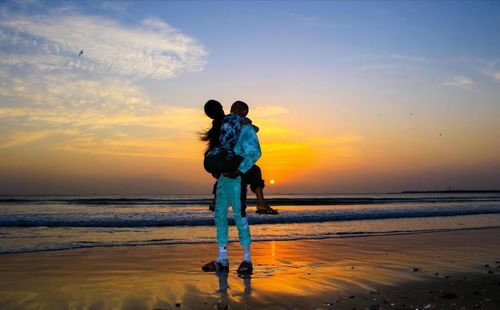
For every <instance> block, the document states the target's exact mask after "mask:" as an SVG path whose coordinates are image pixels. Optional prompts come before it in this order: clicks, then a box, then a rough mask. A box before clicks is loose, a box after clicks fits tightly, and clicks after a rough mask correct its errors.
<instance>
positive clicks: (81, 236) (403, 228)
mask: <svg viewBox="0 0 500 310" xmlns="http://www.w3.org/2000/svg"><path fill="white" fill-rule="evenodd" d="M267 199H268V203H269V204H270V205H271V206H273V208H276V209H278V210H279V211H280V214H279V215H260V214H256V213H255V201H254V200H252V199H250V200H249V202H248V205H249V207H248V209H247V213H248V221H249V223H250V225H251V233H252V239H253V240H254V241H264V240H297V239H321V238H352V237H362V236H373V235H394V234H414V233H425V232H430V231H447V230H460V229H480V228H485V227H497V226H500V193H413V194H350V195H347V194H343V195H339V194H331V195H325V194H321V195H313V194H309V195H269V196H268V197H267ZM211 200H212V196H211V195H120V196H116V195H107V196H105V195H92V196H1V197H0V254H8V253H19V252H36V251H47V250H68V249H73V248H83V247H102V246H120V245H124V246H133V245H148V244H182V243H206V242H215V227H214V221H213V213H212V212H210V211H208V205H209V203H210V201H211ZM228 218H229V222H230V223H231V224H233V223H234V222H233V221H232V213H231V212H229V213H228ZM230 240H231V241H237V231H236V227H234V226H233V227H231V228H230Z"/></svg>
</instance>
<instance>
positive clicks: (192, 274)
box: [0, 228, 500, 309]
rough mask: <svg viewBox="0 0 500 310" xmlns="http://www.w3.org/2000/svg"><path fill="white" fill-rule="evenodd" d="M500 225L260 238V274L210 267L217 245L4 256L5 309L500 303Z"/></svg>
mask: <svg viewBox="0 0 500 310" xmlns="http://www.w3.org/2000/svg"><path fill="white" fill-rule="evenodd" d="M499 236H500V228H490V229H476V230H461V231H452V232H433V233H421V234H412V235H392V236H372V237H359V238H343V239H342V238H331V239H322V240H299V241H271V242H256V243H253V244H252V259H253V261H254V269H255V270H254V274H253V276H252V277H251V278H246V279H242V278H239V277H238V276H237V274H236V269H237V267H238V264H239V262H240V259H241V255H242V252H241V248H240V246H239V244H237V243H232V244H230V246H229V249H228V251H229V256H230V261H231V263H232V265H231V266H230V269H231V270H230V272H229V274H225V275H224V274H223V275H219V276H217V275H216V274H213V273H203V272H202V271H201V269H200V267H201V265H202V264H203V263H205V262H208V261H210V260H211V259H213V258H214V257H215V256H216V245H215V244H191V245H189V244H188V245H162V246H160V245H154V246H134V247H107V248H88V249H75V250H66V251H52V252H38V253H23V254H7V255H0V274H1V282H0V287H1V288H0V308H1V309H178V308H181V309H227V308H229V309H252V308H268V309H354V308H356V309H436V308H438V309H500V262H499V261H500V242H499V239H498V238H499Z"/></svg>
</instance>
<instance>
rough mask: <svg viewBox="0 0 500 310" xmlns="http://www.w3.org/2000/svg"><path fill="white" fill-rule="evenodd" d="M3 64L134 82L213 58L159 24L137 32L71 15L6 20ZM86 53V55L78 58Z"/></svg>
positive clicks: (1, 29)
mask: <svg viewBox="0 0 500 310" xmlns="http://www.w3.org/2000/svg"><path fill="white" fill-rule="evenodd" d="M0 39H1V40H0V42H1V43H0V50H1V51H2V52H1V54H0V58H1V59H2V61H1V63H2V64H4V65H17V66H21V65H30V64H31V65H35V66H37V67H38V69H43V70H49V69H50V70H73V71H79V72H80V71H83V72H93V73H99V74H105V75H106V76H118V77H126V78H134V79H144V78H151V79H169V78H173V77H175V76H177V75H178V74H180V73H182V72H190V71H191V72H196V71H200V70H202V69H203V66H204V65H205V63H206V60H205V57H206V55H207V52H206V51H205V49H204V48H203V46H202V45H201V44H200V43H198V42H197V41H196V40H195V39H194V38H191V37H189V36H187V35H185V34H183V33H182V32H180V31H179V30H177V29H175V28H173V27H171V26H170V25H168V24H167V23H165V22H163V21H161V20H158V19H146V20H142V21H141V22H140V23H139V24H137V25H134V26H129V25H127V26H126V25H123V24H121V23H119V22H118V21H116V20H113V19H109V18H105V17H99V16H86V15H80V14H77V13H71V12H64V14H63V13H61V12H57V13H52V14H49V15H42V16H38V15H34V16H25V15H17V14H13V13H11V14H3V16H2V21H1V22H0ZM81 50H83V55H82V56H81V57H79V56H78V54H79V53H80V51H81Z"/></svg>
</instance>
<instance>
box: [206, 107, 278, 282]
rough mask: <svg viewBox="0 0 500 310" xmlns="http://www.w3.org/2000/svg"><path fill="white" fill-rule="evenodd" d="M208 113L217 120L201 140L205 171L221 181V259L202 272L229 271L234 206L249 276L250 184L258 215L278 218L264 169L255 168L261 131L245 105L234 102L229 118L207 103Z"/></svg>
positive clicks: (218, 218) (217, 185)
mask: <svg viewBox="0 0 500 310" xmlns="http://www.w3.org/2000/svg"><path fill="white" fill-rule="evenodd" d="M204 110H205V114H206V115H207V116H208V117H210V118H211V119H213V121H212V128H210V129H209V130H208V131H207V132H205V133H204V134H203V135H202V136H201V140H203V141H206V142H208V147H207V150H206V152H205V159H204V167H205V170H207V171H208V172H210V173H212V175H213V176H214V177H215V178H217V182H216V183H215V185H214V194H215V204H214V205H215V206H214V207H215V210H214V212H215V225H216V227H217V241H218V244H219V256H218V257H217V258H216V259H215V260H214V261H212V262H209V263H207V264H205V265H203V267H202V270H203V271H206V272H214V271H217V272H221V271H229V261H228V257H227V242H228V223H227V210H228V207H229V205H230V204H231V206H232V208H233V214H234V221H235V223H236V226H237V228H238V236H239V239H240V243H241V245H242V246H243V253H244V255H243V261H242V262H241V264H240V266H239V268H238V274H241V275H248V274H251V273H252V271H253V266H252V261H251V258H250V243H251V237H250V229H249V227H248V220H247V217H246V212H245V209H246V187H247V184H250V185H251V188H252V191H254V192H255V194H256V196H257V200H258V203H257V213H261V214H278V212H277V211H276V210H274V209H272V208H271V207H269V206H268V205H267V204H266V203H265V201H264V195H263V187H264V181H263V180H262V175H261V171H260V168H259V167H258V166H256V165H255V162H256V161H257V160H258V159H259V158H260V156H261V151H260V145H259V139H258V138H257V134H256V132H257V131H258V128H257V127H256V126H254V125H252V122H251V121H250V120H249V119H248V118H246V115H247V114H248V105H247V104H246V103H244V102H242V101H236V102H234V103H233V105H232V106H231V114H228V115H225V114H224V109H223V107H222V105H221V104H220V102H218V101H216V100H209V101H207V103H205V107H204ZM211 207H212V206H211ZM212 209H213V208H211V210H212Z"/></svg>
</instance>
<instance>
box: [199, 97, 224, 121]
mask: <svg viewBox="0 0 500 310" xmlns="http://www.w3.org/2000/svg"><path fill="white" fill-rule="evenodd" d="M204 109H205V114H206V115H207V116H208V117H210V118H211V119H217V118H222V117H224V109H223V108H222V104H220V102H219V101H217V100H208V101H207V103H205V107H204Z"/></svg>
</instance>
